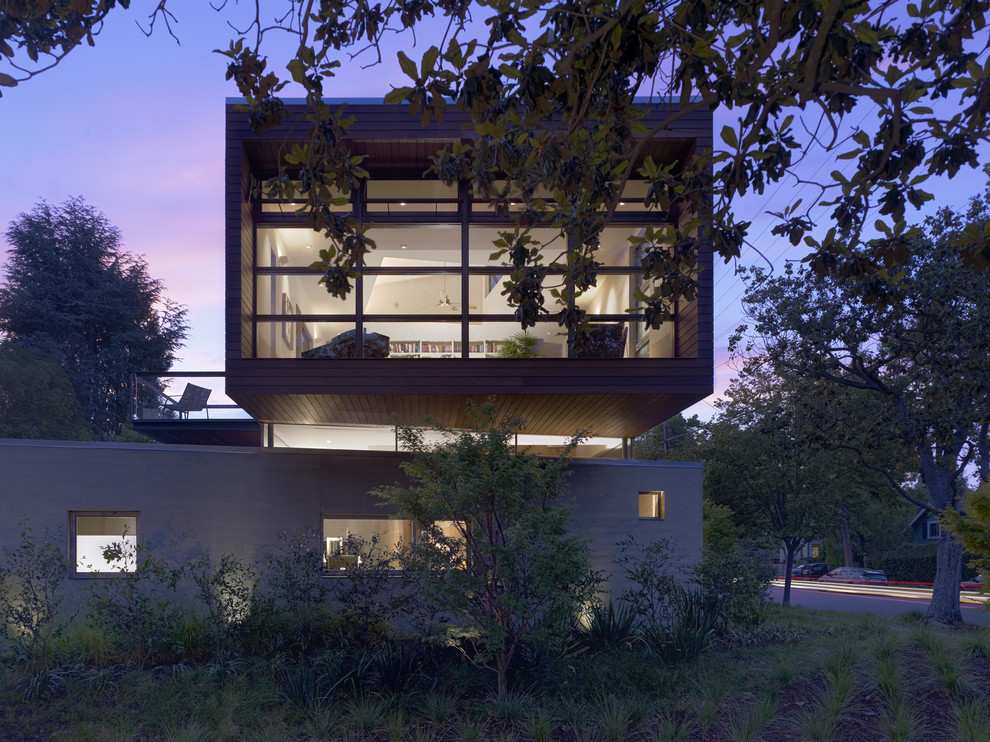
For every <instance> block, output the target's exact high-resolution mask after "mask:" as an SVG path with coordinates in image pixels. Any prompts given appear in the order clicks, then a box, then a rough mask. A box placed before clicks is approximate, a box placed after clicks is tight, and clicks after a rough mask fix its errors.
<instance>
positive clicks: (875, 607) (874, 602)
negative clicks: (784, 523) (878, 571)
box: [770, 584, 990, 625]
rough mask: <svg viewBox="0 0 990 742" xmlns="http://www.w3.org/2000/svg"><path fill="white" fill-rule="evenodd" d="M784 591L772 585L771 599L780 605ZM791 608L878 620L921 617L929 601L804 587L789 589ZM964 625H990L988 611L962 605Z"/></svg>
mask: <svg viewBox="0 0 990 742" xmlns="http://www.w3.org/2000/svg"><path fill="white" fill-rule="evenodd" d="M783 594H784V589H783V587H778V586H776V585H774V586H773V587H771V588H770V596H771V597H772V598H773V600H774V601H775V602H777V603H780V601H781V599H782V597H783ZM791 605H794V606H802V607H804V608H816V609H828V610H835V611H847V612H850V613H871V614H874V615H877V616H899V615H901V614H903V613H910V612H911V611H920V612H922V613H924V612H925V610H926V609H927V608H928V599H927V598H924V597H908V596H903V595H876V594H866V593H855V594H854V593H849V592H823V591H821V590H820V589H817V588H813V587H810V586H808V585H806V584H802V585H800V586H797V585H791ZM961 610H962V616H963V621H965V622H966V623H970V624H982V625H987V624H990V610H988V609H987V608H984V607H982V606H980V605H976V604H971V603H963V604H962V606H961Z"/></svg>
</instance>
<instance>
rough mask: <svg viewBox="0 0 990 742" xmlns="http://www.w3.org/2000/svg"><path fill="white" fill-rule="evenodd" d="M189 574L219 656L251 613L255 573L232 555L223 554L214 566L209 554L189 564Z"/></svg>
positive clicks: (186, 568) (187, 567) (187, 570)
mask: <svg viewBox="0 0 990 742" xmlns="http://www.w3.org/2000/svg"><path fill="white" fill-rule="evenodd" d="M184 571H186V572H187V573H188V574H189V576H190V578H191V579H192V581H193V583H194V584H195V586H196V596H197V597H198V598H199V600H200V602H201V603H202V604H203V606H204V607H205V608H206V613H207V617H208V620H209V624H210V630H211V632H212V633H213V639H214V646H215V652H216V656H217V657H219V656H220V655H221V653H222V650H223V648H224V646H225V645H227V644H229V642H230V640H231V639H232V637H233V635H234V633H235V632H236V630H237V629H238V627H239V626H240V625H241V624H242V623H243V622H244V620H245V618H247V616H248V615H249V613H250V609H251V598H252V595H253V593H254V578H255V573H254V570H253V569H251V568H250V567H248V566H247V565H245V564H243V563H241V562H240V561H239V560H238V559H237V558H236V557H235V556H233V555H232V554H224V555H223V556H221V557H220V561H219V562H218V563H217V564H216V566H214V564H213V561H212V560H211V558H210V555H209V554H204V555H203V556H202V557H200V558H199V559H197V560H195V561H193V562H191V563H190V564H188V565H187V566H186V567H185V568H184Z"/></svg>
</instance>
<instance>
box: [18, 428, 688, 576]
mask: <svg viewBox="0 0 990 742" xmlns="http://www.w3.org/2000/svg"><path fill="white" fill-rule="evenodd" d="M402 459H403V455H402V454H396V453H392V452H374V451H371V452H368V451H313V450H302V449H284V448H282V449H261V448H257V449H245V448H239V449H233V448H231V449H228V448H199V449H194V448H188V447H184V446H156V445H140V444H111V443H76V442H47V441H0V473H2V483H0V550H2V549H4V548H10V547H12V546H14V545H15V544H16V543H17V539H18V534H19V533H20V523H21V521H22V520H24V519H25V518H26V519H27V520H28V522H29V524H30V525H31V527H32V528H33V529H34V531H35V533H36V534H37V533H41V532H43V531H44V530H46V529H47V530H49V531H57V530H61V532H62V533H63V534H65V533H67V526H68V515H69V511H73V510H96V511H103V510H125V511H139V512H140V519H139V524H138V530H139V539H140V542H141V543H142V545H143V546H145V547H147V548H148V549H149V550H150V551H151V552H152V553H154V554H156V555H158V556H165V557H167V558H168V559H169V560H170V561H174V562H175V563H176V564H178V563H180V562H182V561H185V560H188V559H190V558H194V557H196V556H199V555H201V554H202V553H203V552H204V551H207V550H208V551H209V552H210V553H211V554H212V555H214V556H219V555H220V554H224V553H232V554H235V555H236V556H238V557H239V558H241V559H244V560H248V561H254V560H256V559H259V558H260V557H262V556H263V555H264V554H265V553H266V552H270V551H272V550H273V548H274V546H275V544H276V543H277V534H278V533H279V532H280V531H287V532H296V531H299V530H302V529H304V528H307V527H309V528H312V529H314V530H316V531H319V529H320V528H321V520H320V516H321V515H322V514H325V513H341V514H369V515H371V514H377V513H383V514H387V513H389V510H388V509H387V508H381V507H379V506H378V505H377V504H376V502H375V500H374V499H373V498H371V497H370V496H369V495H368V492H369V491H370V490H371V489H373V488H375V487H376V486H379V485H382V484H391V483H393V482H396V481H402V480H403V475H402V472H401V470H400V468H399V464H400V462H401V461H402ZM701 474H702V472H701V466H700V464H691V463H672V464H661V463H654V462H640V461H617V460H599V459H579V460H575V461H574V463H573V465H572V468H571V475H570V490H571V504H572V506H573V514H572V523H573V529H574V531H575V532H578V533H581V534H583V535H586V536H587V537H588V538H589V540H590V542H591V548H592V552H593V555H594V561H595V567H596V568H597V569H600V570H603V571H605V572H611V571H613V570H614V559H615V557H616V556H617V555H618V550H617V549H616V548H615V542H616V541H618V540H619V539H621V538H623V537H624V536H626V535H627V534H632V535H634V536H635V537H636V538H637V540H639V541H641V542H649V541H653V540H655V539H658V538H669V539H671V541H672V542H673V543H674V544H675V545H676V549H677V552H678V554H679V556H680V557H681V559H682V560H683V561H684V563H686V564H690V563H694V562H696V561H697V560H698V559H699V558H700V556H701ZM640 490H662V491H664V493H665V497H666V503H665V516H666V517H665V519H664V520H662V521H661V520H641V519H640V518H639V517H638V495H639V492H640ZM66 539H67V536H66ZM71 582H72V583H73V586H74V588H75V589H79V588H81V587H84V586H85V585H86V584H87V583H89V582H90V580H89V579H88V578H77V579H74V580H71ZM612 589H613V591H614V592H618V591H620V590H621V585H617V584H613V586H612Z"/></svg>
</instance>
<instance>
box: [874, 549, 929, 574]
mask: <svg viewBox="0 0 990 742" xmlns="http://www.w3.org/2000/svg"><path fill="white" fill-rule="evenodd" d="M937 549H938V545H937V544H904V545H903V546H901V547H900V548H898V549H895V550H894V551H890V552H887V553H886V554H884V555H883V556H882V557H880V564H879V568H880V569H882V570H883V571H884V572H885V573H886V574H887V579H888V580H890V581H891V582H934V581H935V569H936V560H935V552H936V551H937Z"/></svg>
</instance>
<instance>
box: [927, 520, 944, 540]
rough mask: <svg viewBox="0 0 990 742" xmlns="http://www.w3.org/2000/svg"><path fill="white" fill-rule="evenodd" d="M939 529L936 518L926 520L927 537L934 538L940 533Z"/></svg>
mask: <svg viewBox="0 0 990 742" xmlns="http://www.w3.org/2000/svg"><path fill="white" fill-rule="evenodd" d="M941 533H942V532H941V529H940V528H939V524H938V521H937V520H930V521H928V538H930V539H936V538H938V537H939V536H940V535H941Z"/></svg>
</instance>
